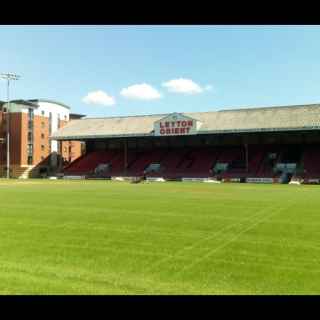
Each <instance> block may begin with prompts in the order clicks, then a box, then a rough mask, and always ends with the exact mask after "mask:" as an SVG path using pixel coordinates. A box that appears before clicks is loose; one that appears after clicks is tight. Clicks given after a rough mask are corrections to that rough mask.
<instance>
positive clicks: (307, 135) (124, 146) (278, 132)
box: [51, 104, 320, 183]
mask: <svg viewBox="0 0 320 320" xmlns="http://www.w3.org/2000/svg"><path fill="white" fill-rule="evenodd" d="M319 130H320V105H319V104H310V105H298V106H282V107H263V108H243V109H232V110H230V109H228V110H221V111H212V112H194V113H171V114H155V115H142V116H128V117H108V118H82V119H75V120H73V121H71V122H69V123H67V124H66V125H65V126H64V127H62V128H60V129H59V130H57V131H55V132H54V133H53V135H52V136H51V138H52V139H54V140H57V141H60V142H63V141H82V142H83V143H84V144H85V152H84V154H83V155H82V156H81V157H79V158H78V159H76V160H74V161H72V162H71V163H69V164H68V165H66V166H65V167H64V168H62V170H61V172H60V173H61V174H63V175H64V176H65V177H67V176H78V177H87V178H88V177H90V178H107V179H110V178H119V177H122V178H126V177H144V178H145V179H148V180H151V179H162V180H172V179H173V180H206V181H207V180H212V181H238V182H265V183H268V182H269V183H274V182H279V183H289V182H297V183H303V182H304V183H319V179H320V165H319V163H320V149H319V146H320V134H319V132H320V131H319Z"/></svg>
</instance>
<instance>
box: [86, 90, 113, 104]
mask: <svg viewBox="0 0 320 320" xmlns="http://www.w3.org/2000/svg"><path fill="white" fill-rule="evenodd" d="M82 101H83V102H84V103H87V104H97V105H102V106H113V105H114V104H116V101H115V98H114V97H111V96H109V95H108V94H107V93H106V92H104V91H102V90H98V91H92V92H89V93H88V94H87V95H86V96H85V97H84V98H83V99H82Z"/></svg>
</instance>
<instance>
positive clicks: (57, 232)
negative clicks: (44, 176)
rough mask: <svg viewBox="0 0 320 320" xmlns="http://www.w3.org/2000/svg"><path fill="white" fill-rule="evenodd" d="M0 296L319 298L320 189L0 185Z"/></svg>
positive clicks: (44, 183) (52, 183) (61, 182)
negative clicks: (309, 296)
mask: <svg viewBox="0 0 320 320" xmlns="http://www.w3.org/2000/svg"><path fill="white" fill-rule="evenodd" d="M0 201H1V206H0V294H320V186H307V185H304V186H297V185H255V184H210V183H197V182H189V183H179V182H167V183H140V184H130V183H127V182H111V181H64V180H57V181H48V180H26V181H18V180H11V181H6V180H0Z"/></svg>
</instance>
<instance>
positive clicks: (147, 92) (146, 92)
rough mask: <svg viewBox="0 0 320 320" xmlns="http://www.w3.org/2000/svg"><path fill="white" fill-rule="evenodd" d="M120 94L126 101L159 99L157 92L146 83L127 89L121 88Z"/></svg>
mask: <svg viewBox="0 0 320 320" xmlns="http://www.w3.org/2000/svg"><path fill="white" fill-rule="evenodd" d="M120 94H121V95H122V96H123V97H126V98H128V99H136V100H155V99H160V98H161V95H160V93H159V92H158V90H156V89H155V88H153V87H152V86H150V85H149V84H146V83H141V84H134V85H132V86H129V87H128V88H123V89H122V90H121V91H120Z"/></svg>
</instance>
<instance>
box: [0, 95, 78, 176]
mask: <svg viewBox="0 0 320 320" xmlns="http://www.w3.org/2000/svg"><path fill="white" fill-rule="evenodd" d="M81 117H82V115H77V114H73V113H70V107H68V106H67V105H65V104H63V103H60V102H57V101H52V100H44V99H33V100H14V101H11V102H10V105H9V108H8V104H7V103H5V102H0V175H1V176H5V175H6V170H7V138H6V135H7V131H8V130H9V133H10V146H9V148H10V157H9V160H10V176H11V177H14V178H26V177H38V176H41V175H43V174H50V173H52V172H57V171H58V170H59V168H61V167H62V166H63V163H66V162H71V161H73V160H75V159H76V158H78V157H79V156H80V155H81V152H82V143H81V142H80V141H66V142H58V141H55V140H51V139H50V136H51V135H52V133H54V132H55V131H57V130H58V129H60V128H62V127H63V126H64V125H66V124H67V123H68V122H69V121H72V119H79V118H81Z"/></svg>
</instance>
